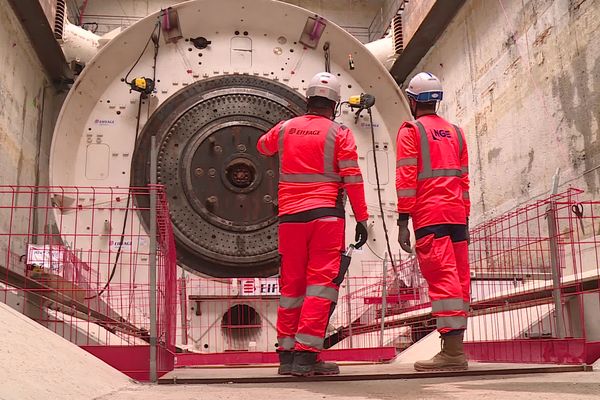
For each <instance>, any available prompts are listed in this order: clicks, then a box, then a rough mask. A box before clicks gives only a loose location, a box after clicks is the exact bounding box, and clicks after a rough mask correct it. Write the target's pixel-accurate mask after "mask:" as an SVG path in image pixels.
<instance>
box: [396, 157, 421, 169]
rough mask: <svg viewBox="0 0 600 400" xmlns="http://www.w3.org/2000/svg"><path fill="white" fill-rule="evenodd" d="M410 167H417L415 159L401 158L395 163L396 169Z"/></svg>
mask: <svg viewBox="0 0 600 400" xmlns="http://www.w3.org/2000/svg"><path fill="white" fill-rule="evenodd" d="M410 165H417V159H416V158H413V157H411V158H401V159H399V160H397V161H396V167H397V168H398V167H407V166H410Z"/></svg>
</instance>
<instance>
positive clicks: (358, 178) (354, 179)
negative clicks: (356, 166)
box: [342, 175, 363, 183]
mask: <svg viewBox="0 0 600 400" xmlns="http://www.w3.org/2000/svg"><path fill="white" fill-rule="evenodd" d="M342 180H343V181H344V183H363V177H362V175H351V176H344V177H342Z"/></svg>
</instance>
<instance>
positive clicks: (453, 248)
mask: <svg viewBox="0 0 600 400" xmlns="http://www.w3.org/2000/svg"><path fill="white" fill-rule="evenodd" d="M406 93H407V96H408V99H409V103H410V108H411V112H412V114H413V116H414V117H415V120H414V121H411V122H405V123H404V124H403V125H402V126H401V127H400V131H399V132H398V138H397V151H398V155H397V160H396V190H397V194H398V212H399V218H398V226H399V228H400V232H399V235H398V242H399V243H400V247H401V248H402V249H403V250H404V251H406V252H411V250H412V249H411V243H410V232H409V230H408V220H409V217H410V218H412V224H413V229H414V232H415V238H416V253H417V259H418V261H419V267H420V269H421V272H422V274H423V277H425V279H426V280H427V283H428V285H429V297H430V298H431V311H432V315H433V316H435V317H436V320H437V329H438V331H439V332H440V334H441V337H442V350H441V351H440V352H439V353H438V354H436V355H435V356H434V357H433V358H432V359H430V360H426V361H417V362H416V363H415V365H414V367H415V369H416V370H417V371H448V370H466V369H467V368H468V363H467V359H466V357H465V353H464V350H463V335H464V331H465V329H466V327H467V312H468V311H469V301H470V274H469V257H468V248H467V246H468V239H469V237H468V235H469V232H468V221H469V211H470V206H471V204H470V201H469V158H468V154H467V143H466V141H465V136H464V133H463V131H462V130H461V129H460V128H459V127H458V126H456V125H452V124H450V123H449V122H448V121H446V120H445V119H443V118H442V117H440V116H438V115H437V114H436V107H437V103H438V102H439V101H441V100H442V97H443V91H442V85H441V83H440V81H439V79H438V78H436V77H435V76H434V75H432V74H430V73H427V72H421V73H420V74H418V75H416V76H415V77H414V78H413V79H412V80H411V81H410V83H409V85H408V88H407V89H406Z"/></svg>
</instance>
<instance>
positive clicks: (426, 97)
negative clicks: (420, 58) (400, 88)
mask: <svg viewBox="0 0 600 400" xmlns="http://www.w3.org/2000/svg"><path fill="white" fill-rule="evenodd" d="M406 94H407V95H408V97H410V98H411V99H413V100H415V101H418V102H424V103H427V102H431V101H440V100H442V98H443V97H444V91H443V90H442V83H441V82H440V80H439V79H438V78H437V77H436V76H435V75H433V74H430V73H429V72H421V73H418V74H417V75H415V77H414V78H412V79H411V80H410V82H409V84H408V88H406Z"/></svg>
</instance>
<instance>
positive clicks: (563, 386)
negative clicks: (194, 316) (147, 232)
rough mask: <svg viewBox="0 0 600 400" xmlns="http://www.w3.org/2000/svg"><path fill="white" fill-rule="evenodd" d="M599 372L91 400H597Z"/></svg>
mask: <svg viewBox="0 0 600 400" xmlns="http://www.w3.org/2000/svg"><path fill="white" fill-rule="evenodd" d="M599 394H600V373H598V372H575V373H562V374H539V375H524V376H519V377H515V376H507V377H493V376H490V377H481V378H464V377H456V378H441V379H419V380H388V381H369V382H306V383H286V384H269V385H208V386H206V385H188V386H184V385H182V386H171V385H170V386H153V385H137V386H135V387H131V388H128V389H123V390H120V391H118V392H115V393H111V394H109V395H105V396H102V397H98V398H97V399H96V400H113V399H114V400H116V399H119V400H142V399H147V398H152V399H155V400H175V399H177V400H188V399H189V400H192V399H193V400H204V399H207V400H208V399H211V400H224V399H237V400H257V399H285V400H309V399H326V400H341V399H349V400H367V399H381V400H387V399H419V400H425V399H435V400H445V399H461V400H465V399H478V400H505V399H510V400H533V399H535V400H555V399H556V400H559V399H560V400H575V399H590V400H591V399H598V396H599Z"/></svg>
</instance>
